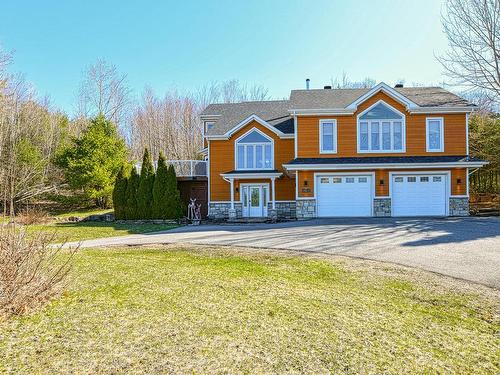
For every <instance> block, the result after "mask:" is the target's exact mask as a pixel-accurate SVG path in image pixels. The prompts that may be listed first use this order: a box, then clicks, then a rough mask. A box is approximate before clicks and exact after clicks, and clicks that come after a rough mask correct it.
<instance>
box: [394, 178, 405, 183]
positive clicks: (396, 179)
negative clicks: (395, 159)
mask: <svg viewBox="0 0 500 375" xmlns="http://www.w3.org/2000/svg"><path fill="white" fill-rule="evenodd" d="M394 182H403V177H396V178H395V179H394Z"/></svg>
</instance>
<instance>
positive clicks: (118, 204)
mask: <svg viewBox="0 0 500 375" xmlns="http://www.w3.org/2000/svg"><path fill="white" fill-rule="evenodd" d="M129 175H130V168H129V166H128V165H127V164H123V165H122V167H121V169H120V171H119V172H118V175H117V176H116V180H115V187H114V189H113V206H114V208H115V218H116V219H118V220H123V219H125V207H126V206H127V183H128V178H129Z"/></svg>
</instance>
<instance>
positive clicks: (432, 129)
mask: <svg viewBox="0 0 500 375" xmlns="http://www.w3.org/2000/svg"><path fill="white" fill-rule="evenodd" d="M425 128H426V139H427V152H443V151H444V136H443V118H442V117H429V118H427V119H425Z"/></svg>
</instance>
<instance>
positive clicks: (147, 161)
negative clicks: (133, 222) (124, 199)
mask: <svg viewBox="0 0 500 375" xmlns="http://www.w3.org/2000/svg"><path fill="white" fill-rule="evenodd" d="M154 181H155V171H154V167H153V162H152V161H151V156H150V155H149V151H148V149H147V148H146V149H145V150H144V157H143V158H142V167H141V177H140V179H139V188H138V189H137V214H138V217H139V219H151V218H152V217H153V215H152V212H151V208H152V205H153V184H154Z"/></svg>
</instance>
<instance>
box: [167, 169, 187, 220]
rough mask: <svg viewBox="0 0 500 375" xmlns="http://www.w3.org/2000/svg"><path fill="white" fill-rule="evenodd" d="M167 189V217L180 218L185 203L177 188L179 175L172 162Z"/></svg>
mask: <svg viewBox="0 0 500 375" xmlns="http://www.w3.org/2000/svg"><path fill="white" fill-rule="evenodd" d="M166 191H167V193H166V194H167V200H166V205H165V207H166V211H165V216H166V217H165V219H178V218H180V217H181V216H182V214H183V204H182V200H181V194H180V192H179V190H178V189H177V176H176V175H175V169H174V166H173V165H172V164H170V165H169V167H168V171H167V189H166Z"/></svg>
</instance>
